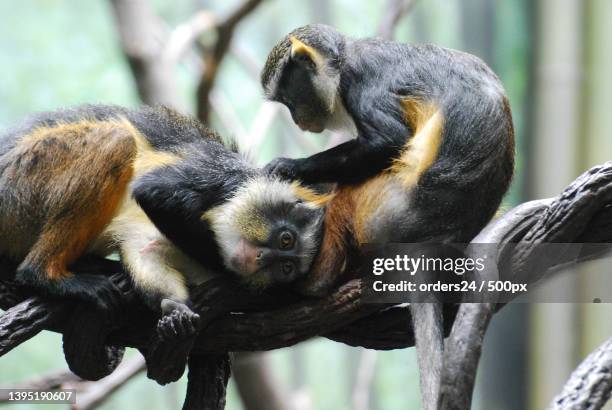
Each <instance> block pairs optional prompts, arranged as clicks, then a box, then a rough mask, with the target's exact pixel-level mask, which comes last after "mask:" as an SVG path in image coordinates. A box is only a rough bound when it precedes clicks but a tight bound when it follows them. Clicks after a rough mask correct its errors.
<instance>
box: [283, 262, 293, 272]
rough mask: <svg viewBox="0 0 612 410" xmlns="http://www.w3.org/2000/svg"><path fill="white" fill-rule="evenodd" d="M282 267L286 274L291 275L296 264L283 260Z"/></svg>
mask: <svg viewBox="0 0 612 410" xmlns="http://www.w3.org/2000/svg"><path fill="white" fill-rule="evenodd" d="M281 269H282V270H283V274H284V275H291V274H292V273H293V270H294V269H295V265H293V263H292V262H289V261H286V262H283V265H282V266H281Z"/></svg>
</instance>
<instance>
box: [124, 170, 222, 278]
mask: <svg viewBox="0 0 612 410" xmlns="http://www.w3.org/2000/svg"><path fill="white" fill-rule="evenodd" d="M202 168H203V169H201V170H197V174H193V172H196V170H189V169H179V168H175V167H167V168H160V169H157V170H155V171H153V172H150V173H148V174H146V175H144V176H142V177H140V178H139V179H138V180H137V181H136V183H135V184H134V186H133V188H132V193H133V195H134V198H135V199H136V201H137V202H138V205H139V206H140V207H141V208H142V209H143V210H144V211H145V213H146V214H147V216H148V217H149V219H150V220H151V221H152V222H153V223H154V224H155V226H156V227H157V229H159V231H160V232H162V233H163V234H164V235H165V236H166V237H167V238H168V239H170V241H172V242H173V243H174V244H175V245H177V246H178V247H179V249H181V250H182V251H184V252H185V253H187V254H189V255H192V256H195V255H198V258H197V260H198V261H203V262H205V264H206V266H209V267H210V268H211V269H213V270H217V269H218V270H223V265H222V263H221V261H220V260H217V257H216V249H217V245H216V242H215V240H214V237H213V234H212V231H211V230H210V227H209V225H208V222H207V221H205V220H203V219H202V215H203V214H204V212H206V211H207V210H208V209H210V208H212V207H214V206H216V205H218V204H219V203H221V202H222V201H223V200H225V198H227V196H228V194H229V191H230V188H231V186H232V177H231V171H230V170H228V174H227V177H226V178H225V179H224V178H222V177H221V176H218V175H214V171H213V170H208V169H206V167H205V166H203V167H202ZM208 171H210V172H208ZM194 184H197V187H195V186H194Z"/></svg>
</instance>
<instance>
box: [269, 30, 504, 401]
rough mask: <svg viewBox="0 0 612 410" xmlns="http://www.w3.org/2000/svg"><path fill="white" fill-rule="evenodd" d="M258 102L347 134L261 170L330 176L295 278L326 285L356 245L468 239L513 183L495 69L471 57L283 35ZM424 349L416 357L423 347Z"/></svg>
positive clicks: (425, 362)
mask: <svg viewBox="0 0 612 410" xmlns="http://www.w3.org/2000/svg"><path fill="white" fill-rule="evenodd" d="M261 82H262V86H263V88H264V91H265V94H266V96H267V98H269V99H271V100H273V101H278V102H280V103H282V104H284V105H285V106H286V107H287V108H288V109H289V111H290V112H291V116H292V118H293V120H294V122H295V123H296V124H297V125H298V126H299V127H300V128H301V129H303V130H308V131H312V132H321V131H322V130H323V129H332V130H337V129H344V130H348V131H349V132H350V133H351V134H353V135H354V136H355V138H354V139H352V140H350V141H348V142H346V143H343V144H340V145H338V146H336V147H334V148H331V149H329V150H327V151H324V152H321V153H318V154H315V155H313V156H311V157H309V158H303V159H288V158H278V159H276V160H273V161H271V162H270V163H269V164H268V165H267V166H266V170H267V172H269V173H270V174H275V175H280V176H282V177H284V178H287V179H299V180H302V181H304V182H306V183H318V182H336V183H338V184H339V185H338V187H337V189H336V191H335V192H334V193H333V194H332V195H331V196H330V199H329V201H328V202H327V204H326V215H325V221H324V234H323V240H322V244H321V250H320V253H319V255H318V256H317V258H316V260H315V263H314V265H313V268H312V269H311V272H310V274H309V275H308V276H306V277H305V278H304V279H303V280H302V281H301V283H300V286H301V288H302V290H303V291H304V292H306V293H313V294H323V293H325V292H327V291H328V290H329V289H330V288H331V287H332V286H333V285H334V284H335V283H336V282H337V281H338V279H339V278H340V277H342V276H343V274H344V273H345V272H355V271H358V270H359V266H355V265H356V263H357V261H358V260H359V258H358V257H355V256H356V255H358V254H359V252H360V249H361V247H362V245H364V244H366V243H378V244H381V243H389V242H405V243H410V242H446V243H452V242H455V243H462V242H469V241H470V240H471V239H472V238H473V237H474V236H475V235H476V234H477V233H478V232H479V231H480V230H481V229H482V228H483V227H484V226H485V225H486V223H487V222H488V221H489V220H490V219H491V217H492V216H493V215H494V213H495V211H496V210H497V208H498V207H499V204H500V202H501V199H502V197H503V195H504V193H505V192H506V191H507V189H508V187H509V184H510V181H511V179H512V174H513V168H514V131H513V125H512V117H511V112H510V108H509V104H508V100H507V97H506V95H505V92H504V90H503V87H502V85H501V83H500V81H499V79H498V78H497V76H496V75H495V74H494V73H493V72H492V71H491V70H490V69H489V68H488V67H487V66H486V64H484V63H483V62H482V61H481V60H479V59H478V58H476V57H474V56H471V55H469V54H466V53H462V52H459V51H454V50H449V49H446V48H442V47H438V46H435V45H415V46H411V45H407V44H400V43H396V42H391V41H384V40H379V39H352V38H349V37H346V36H344V35H342V34H341V33H339V32H338V31H336V30H335V29H334V28H332V27H328V26H325V25H319V24H313V25H308V26H305V27H301V28H298V29H296V30H294V31H293V32H291V33H289V34H288V35H287V36H286V37H285V38H284V39H283V40H281V41H280V42H279V43H278V44H277V45H276V46H275V47H274V48H273V49H272V51H271V52H270V54H269V56H268V59H267V61H266V64H265V67H264V69H263V72H262V75H261ZM411 309H412V310H413V322H414V328H415V333H416V338H417V348H419V351H420V353H419V367H420V369H421V391H422V394H423V406H424V408H432V409H433V408H436V403H435V400H436V398H437V396H438V392H437V388H438V384H439V383H438V382H439V372H440V369H441V360H442V351H443V335H442V327H441V325H442V316H441V306H440V305H439V304H437V303H428V304H419V303H417V304H413V305H412V306H411ZM423 351H427V354H425V355H423V354H422V352H423Z"/></svg>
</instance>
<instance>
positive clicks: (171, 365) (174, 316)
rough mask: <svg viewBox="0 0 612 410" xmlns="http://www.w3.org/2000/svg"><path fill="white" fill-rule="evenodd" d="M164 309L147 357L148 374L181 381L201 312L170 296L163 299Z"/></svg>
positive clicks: (165, 380)
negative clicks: (171, 298)
mask: <svg viewBox="0 0 612 410" xmlns="http://www.w3.org/2000/svg"><path fill="white" fill-rule="evenodd" d="M162 312H163V316H162V318H161V319H159V322H158V323H157V332H156V335H155V336H154V337H153V340H152V341H151V342H150V344H149V348H148V350H147V353H146V354H145V359H146V361H147V377H149V378H150V379H153V380H155V381H156V382H157V383H159V384H162V385H164V384H167V383H171V382H174V381H177V380H178V379H180V378H181V376H182V375H183V373H184V372H185V366H186V365H187V359H188V357H189V353H190V352H191V348H192V347H193V343H194V342H195V339H196V336H197V334H198V331H199V330H200V315H198V314H197V313H195V312H193V311H192V310H191V309H189V308H188V307H187V306H186V305H184V304H182V303H177V302H174V301H172V300H169V299H164V300H163V301H162Z"/></svg>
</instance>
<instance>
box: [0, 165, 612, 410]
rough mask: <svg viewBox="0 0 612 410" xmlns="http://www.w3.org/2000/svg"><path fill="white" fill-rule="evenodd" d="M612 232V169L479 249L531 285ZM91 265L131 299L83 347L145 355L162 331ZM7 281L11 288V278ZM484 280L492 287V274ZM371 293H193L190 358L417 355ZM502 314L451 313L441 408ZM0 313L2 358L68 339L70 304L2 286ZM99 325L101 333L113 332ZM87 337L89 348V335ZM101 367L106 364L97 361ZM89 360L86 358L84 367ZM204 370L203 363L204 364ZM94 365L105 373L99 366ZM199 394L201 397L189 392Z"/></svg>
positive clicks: (490, 307)
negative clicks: (344, 348) (49, 334)
mask: <svg viewBox="0 0 612 410" xmlns="http://www.w3.org/2000/svg"><path fill="white" fill-rule="evenodd" d="M611 226H612V162H609V163H606V164H604V165H601V166H598V167H594V168H593V169H591V170H589V171H588V172H586V173H585V174H583V175H582V176H581V177H580V178H578V179H577V180H576V181H575V182H574V183H572V184H571V185H570V186H569V187H568V188H567V189H566V190H565V191H564V192H563V193H562V194H561V195H560V196H558V197H556V198H554V199H552V200H540V201H534V202H530V203H527V204H524V205H521V206H519V207H517V208H515V209H514V210H511V211H509V212H508V213H507V214H506V215H505V216H504V217H502V218H500V219H498V220H496V221H494V222H492V223H491V225H490V226H489V227H488V228H486V229H485V230H483V232H482V233H481V234H480V235H479V236H478V237H476V238H475V239H474V241H473V242H474V243H482V242H484V243H495V244H498V247H497V255H498V257H505V256H506V252H508V249H511V247H512V246H514V247H513V249H514V252H513V253H512V255H514V256H515V257H513V258H510V260H511V261H512V263H513V266H512V271H513V272H517V273H516V275H517V277H521V278H528V279H529V280H531V278H535V279H539V278H541V277H543V272H544V273H546V272H551V271H554V269H555V268H557V267H558V266H559V265H562V264H566V263H569V262H576V261H579V260H583V259H589V258H594V257H597V256H599V255H598V254H595V253H588V252H585V253H581V254H578V255H571V254H568V256H567V257H566V258H559V259H556V260H550V261H546V265H543V264H542V263H541V262H538V261H533V260H532V259H533V258H532V255H533V251H534V249H535V247H536V246H537V245H539V244H541V243H546V242H555V241H560V242H612V229H610V227H611ZM517 247H518V248H519V249H518V250H517ZM536 262H537V263H536ZM87 263H89V266H88V267H87V269H88V271H89V272H91V271H92V269H93V270H95V269H96V267H97V269H98V270H99V271H105V272H108V273H112V272H117V273H114V274H111V275H110V276H109V279H110V280H112V281H113V283H114V284H115V288H116V291H117V292H119V293H120V294H121V295H124V297H125V304H124V306H122V307H121V313H122V315H121V316H122V317H121V321H120V323H118V327H117V328H116V329H112V330H111V331H109V332H108V336H107V337H106V338H105V339H102V338H100V337H99V335H98V336H97V337H96V340H86V339H85V340H83V343H84V345H86V346H88V348H89V349H93V350H94V351H99V352H102V351H103V349H105V348H109V346H111V347H112V346H132V347H137V348H141V349H146V347H147V346H148V341H149V339H150V337H151V334H152V332H154V329H155V324H156V319H157V318H156V316H155V314H153V313H152V312H150V311H148V310H146V309H145V308H144V307H143V305H142V304H140V302H139V301H138V300H137V298H134V297H133V294H131V293H130V290H129V289H127V288H126V283H127V282H126V280H125V274H124V273H122V272H121V269H120V265H119V264H118V263H117V262H112V261H98V260H90V261H88V262H87ZM76 271H77V272H78V269H77V270H76ZM2 277H3V278H6V275H3V276H2ZM481 279H482V280H486V279H487V272H486V271H485V272H484V274H483V275H482V277H481ZM369 287H370V283H369V281H368V279H367V278H356V279H352V280H350V281H349V282H347V283H345V284H343V285H342V286H340V287H339V288H338V289H337V290H336V291H334V292H333V293H332V294H330V295H328V296H327V297H323V298H303V297H300V296H298V295H295V294H292V293H291V292H289V291H287V290H282V289H278V290H274V291H271V292H268V293H262V294H258V295H253V294H248V293H246V292H245V291H244V290H242V289H240V288H239V287H238V286H236V284H235V283H233V282H232V281H231V280H229V279H225V278H217V279H214V280H212V281H210V282H207V283H205V284H203V285H201V286H199V287H198V288H196V289H194V292H193V295H194V301H195V308H196V310H198V311H199V313H200V314H201V315H202V317H204V318H205V323H206V324H207V325H206V326H205V328H204V329H203V330H202V332H201V334H200V336H199V337H198V338H197V340H196V341H195V344H194V349H193V356H192V357H194V360H195V357H197V356H195V355H204V354H206V355H212V356H215V357H218V356H219V355H223V354H225V353H226V352H228V351H258V350H269V349H275V348H280V347H284V346H290V345H293V344H295V343H298V342H300V341H302V340H306V339H308V338H311V337H314V336H319V335H321V336H325V337H329V338H330V339H333V340H337V341H341V342H344V343H348V344H351V345H355V346H366V347H371V348H378V349H393V348H403V347H408V346H412V345H413V344H414V334H413V332H412V328H411V326H410V322H411V318H410V313H409V312H408V309H406V308H403V307H399V306H395V307H391V306H389V305H384V304H374V303H369V302H368V298H367V292H366V291H367V290H368V289H369ZM501 306H502V304H493V303H481V304H476V303H470V304H468V303H466V304H462V305H460V307H459V313H458V315H457V317H456V319H455V320H454V324H453V315H454V314H455V313H456V312H457V308H458V306H446V307H445V311H444V319H445V324H446V326H447V328H448V327H450V326H452V330H451V333H450V336H449V338H448V339H447V341H446V349H445V353H444V367H443V369H442V378H441V380H442V381H441V386H440V391H441V396H440V402H439V407H440V408H443V409H455V408H457V409H459V408H461V409H465V408H469V407H470V404H471V397H472V391H473V387H474V380H475V374H476V369H477V364H478V360H479V359H480V353H481V349H482V342H483V337H484V333H485V331H486V328H487V325H488V323H489V321H490V318H491V317H492V315H493V314H494V312H495V311H496V309H498V308H500V307H501ZM0 307H2V308H4V309H8V311H7V312H6V313H5V315H4V316H2V317H1V318H0V335H3V337H2V338H0V346H2V350H0V352H2V353H6V352H8V351H9V350H10V349H12V348H13V347H15V346H17V345H18V344H20V343H22V342H23V341H25V340H27V338H29V337H31V336H34V335H35V334H36V333H37V332H38V331H40V330H41V329H42V328H46V329H49V330H53V331H58V332H63V333H65V332H68V331H69V329H70V328H71V326H72V325H71V320H72V319H71V318H72V317H73V315H72V313H73V310H74V306H73V304H71V303H69V302H67V301H60V300H46V299H43V298H39V297H35V296H29V295H23V294H21V293H20V292H19V291H18V290H17V289H16V288H15V287H14V286H12V285H11V284H10V282H9V281H7V280H6V279H2V280H0ZM236 313H240V314H236ZM30 319H31V320H30ZM81 320H82V319H81ZM99 323H101V326H104V323H107V322H104V321H100V322H99ZM73 333H74V332H73ZM14 335H17V337H15V336H14ZM81 337H83V338H87V337H88V335H87V334H83V335H81ZM75 348H76V347H75ZM94 357H96V358H97V359H96V360H101V359H100V356H97V355H94ZM91 358H92V357H91V356H84V360H91ZM109 361H110V359H109ZM202 361H203V362H206V360H205V358H204V357H203V358H202ZM215 362H216V361H215V360H213V361H211V362H206V363H201V365H198V366H200V367H202V366H212V368H213V369H217V370H215V372H214V373H215V376H214V377H213V378H212V379H211V380H212V381H214V382H213V383H212V385H209V384H207V386H208V387H207V388H210V389H212V390H213V391H217V392H221V390H223V389H221V388H219V386H218V382H219V381H223V380H225V379H224V376H223V374H225V373H224V370H223V369H224V367H223V366H221V365H220V364H219V363H218V362H217V364H216V365H215ZM89 364H91V366H99V364H97V363H89ZM87 365H88V363H87V362H86V363H84V366H87ZM198 366H190V373H192V372H193V375H192V376H191V377H192V378H194V379H197V380H200V379H201V378H202V377H203V375H202V374H204V373H206V371H203V372H202V373H201V374H200V373H198V372H199V370H198V368H200V367H198ZM109 367H110V365H109ZM191 367H193V369H191ZM202 368H203V367H202ZM208 369H211V367H208ZM200 370H201V368H200ZM198 374H200V375H198ZM202 380H204V379H202ZM209 381H210V380H209ZM214 386H217V387H214ZM192 391H196V392H197V391H198V390H197V389H195V390H194V387H192ZM223 391H224V390H223ZM198 394H199V393H194V395H191V394H188V398H187V402H186V403H193V402H201V400H197V399H196V397H199V396H198ZM602 397H603V396H602ZM217 399H220V397H217ZM188 405H189V406H190V405H191V404H186V406H188ZM187 408H190V407H187ZM192 408H197V407H192ZM200 408H201V407H200ZM592 408H599V407H592Z"/></svg>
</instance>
